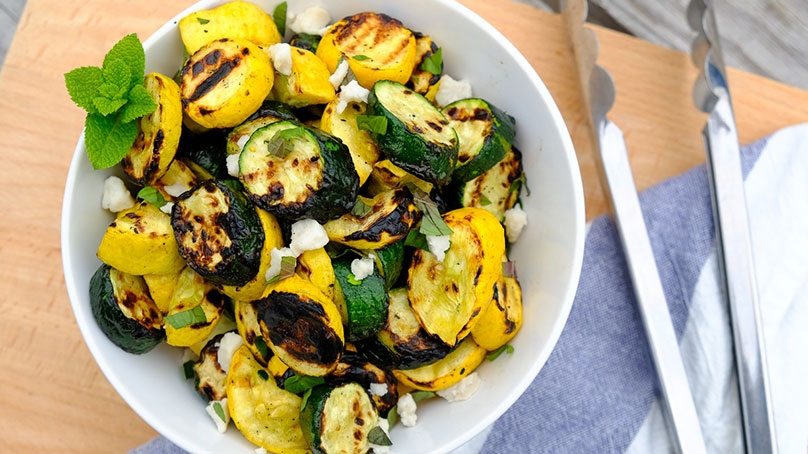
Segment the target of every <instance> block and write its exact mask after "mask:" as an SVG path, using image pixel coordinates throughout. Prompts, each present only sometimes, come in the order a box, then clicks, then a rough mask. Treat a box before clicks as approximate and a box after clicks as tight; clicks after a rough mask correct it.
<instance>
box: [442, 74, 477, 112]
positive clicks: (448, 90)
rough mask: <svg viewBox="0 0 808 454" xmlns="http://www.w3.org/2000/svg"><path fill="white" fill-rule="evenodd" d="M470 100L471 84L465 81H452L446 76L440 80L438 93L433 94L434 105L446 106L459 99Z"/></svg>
mask: <svg viewBox="0 0 808 454" xmlns="http://www.w3.org/2000/svg"><path fill="white" fill-rule="evenodd" d="M466 98H471V84H470V83H468V82H467V81H465V80H454V79H452V77H451V76H449V75H448V74H444V75H443V76H442V77H441V78H440V86H439V87H438V92H437V93H435V103H437V104H438V105H439V106H441V107H443V106H447V105H449V104H451V103H453V102H455V101H459V100H461V99H466Z"/></svg>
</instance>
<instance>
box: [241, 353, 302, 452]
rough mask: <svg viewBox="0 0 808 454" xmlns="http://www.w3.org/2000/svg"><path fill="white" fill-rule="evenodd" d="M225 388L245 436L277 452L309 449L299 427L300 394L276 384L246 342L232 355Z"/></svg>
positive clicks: (270, 450) (268, 449)
mask: <svg viewBox="0 0 808 454" xmlns="http://www.w3.org/2000/svg"><path fill="white" fill-rule="evenodd" d="M259 371H263V373H264V374H266V375H264V376H265V377H269V379H264V378H262V377H261V375H260V374H259ZM226 389H227V409H228V410H229V411H230V417H231V418H232V420H233V422H234V423H235V424H236V427H237V428H238V430H240V431H241V433H242V434H244V437H245V438H246V439H247V440H250V441H251V442H253V443H255V444H256V445H258V446H261V447H262V448H264V449H266V450H267V451H269V452H273V453H277V454H304V453H309V452H311V451H309V446H308V444H307V443H306V440H305V438H303V430H302V429H301V428H300V419H299V414H300V403H301V400H300V397H298V396H296V395H295V394H292V393H290V392H288V391H286V390H283V389H281V388H279V387H278V385H276V384H275V380H274V379H273V375H272V373H271V372H270V371H268V370H267V369H265V368H264V367H262V366H261V365H260V364H258V362H257V361H256V360H255V358H253V355H252V353H250V350H249V349H248V348H247V346H244V345H243V346H241V347H240V348H239V349H238V350H236V353H235V354H234V355H233V359H232V360H231V362H230V368H229V369H228V370H227V386H226Z"/></svg>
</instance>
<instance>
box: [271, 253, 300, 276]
mask: <svg viewBox="0 0 808 454" xmlns="http://www.w3.org/2000/svg"><path fill="white" fill-rule="evenodd" d="M269 256H270V259H269V268H267V272H266V274H264V279H266V280H268V281H271V280H272V279H274V278H275V276H277V275H279V274H281V261H282V260H283V258H284V257H297V254H295V253H294V252H292V249H290V248H288V247H285V248H281V249H278V248H272V250H271V251H269Z"/></svg>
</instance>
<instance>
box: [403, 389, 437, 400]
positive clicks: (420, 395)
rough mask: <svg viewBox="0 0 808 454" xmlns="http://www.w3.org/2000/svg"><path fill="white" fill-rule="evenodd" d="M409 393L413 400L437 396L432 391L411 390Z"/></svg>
mask: <svg viewBox="0 0 808 454" xmlns="http://www.w3.org/2000/svg"><path fill="white" fill-rule="evenodd" d="M410 395H411V396H412V400H414V401H415V402H420V401H422V400H424V399H431V398H433V397H435V396H437V394H436V393H435V392H434V391H413V392H411V393H410Z"/></svg>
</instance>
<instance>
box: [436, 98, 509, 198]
mask: <svg viewBox="0 0 808 454" xmlns="http://www.w3.org/2000/svg"><path fill="white" fill-rule="evenodd" d="M443 114H444V115H446V118H448V119H449V124H450V125H451V126H452V128H454V130H455V132H457V138H458V140H459V141H460V147H459V151H458V154H457V167H456V168H455V170H454V173H453V174H452V180H454V181H456V182H460V183H463V182H466V181H469V180H471V179H473V178H476V177H478V176H479V175H481V174H483V173H484V172H486V171H487V170H488V169H490V168H491V167H493V166H494V165H495V164H496V163H497V162H499V161H500V160H502V158H503V157H504V156H505V153H506V152H507V151H508V150H510V149H511V145H512V144H513V139H514V137H515V135H516V129H515V128H516V123H515V120H514V118H513V117H512V116H510V115H508V114H507V113H505V112H503V111H502V110H500V109H498V108H497V107H495V106H494V105H492V104H490V103H488V102H486V101H484V100H482V99H479V98H467V99H461V100H459V101H455V102H453V103H451V104H449V105H448V106H446V107H444V108H443Z"/></svg>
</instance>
